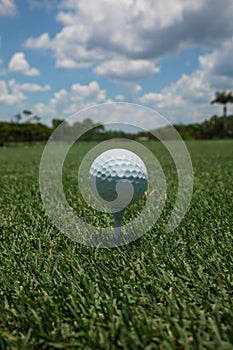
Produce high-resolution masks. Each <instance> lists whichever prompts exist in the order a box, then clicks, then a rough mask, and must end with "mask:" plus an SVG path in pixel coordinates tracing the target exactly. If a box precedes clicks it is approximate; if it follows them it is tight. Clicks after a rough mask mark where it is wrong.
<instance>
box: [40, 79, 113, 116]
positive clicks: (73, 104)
mask: <svg viewBox="0 0 233 350" xmlns="http://www.w3.org/2000/svg"><path fill="white" fill-rule="evenodd" d="M109 101H110V100H107V98H106V91H105V90H103V89H101V88H100V86H99V84H98V83H97V82H96V81H91V82H90V83H89V84H87V85H81V84H79V83H76V84H73V85H72V86H71V88H70V90H69V91H68V90H65V89H61V90H59V91H57V92H55V93H54V95H53V97H52V98H51V99H50V100H49V101H48V103H47V104H44V103H38V104H36V105H35V106H34V107H33V110H34V111H35V113H37V114H38V115H40V116H44V117H46V118H47V117H48V116H51V117H54V116H56V117H59V118H65V116H67V115H70V114H73V113H76V112H78V111H80V110H82V109H83V108H87V107H89V106H93V105H96V104H98V103H103V102H109Z"/></svg>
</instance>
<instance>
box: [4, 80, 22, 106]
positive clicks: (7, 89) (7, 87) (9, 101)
mask: <svg viewBox="0 0 233 350" xmlns="http://www.w3.org/2000/svg"><path fill="white" fill-rule="evenodd" d="M24 100H26V96H25V95H24V94H23V93H22V91H21V90H20V89H19V88H18V86H17V85H16V84H15V81H14V80H10V81H9V82H8V83H6V82H5V81H4V80H0V103H4V104H6V105H14V104H17V105H18V104H20V103H21V102H23V101H24Z"/></svg>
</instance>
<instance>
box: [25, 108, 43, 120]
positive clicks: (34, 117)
mask: <svg viewBox="0 0 233 350" xmlns="http://www.w3.org/2000/svg"><path fill="white" fill-rule="evenodd" d="M23 114H24V115H25V118H26V120H25V122H30V121H32V120H35V121H36V122H38V121H39V120H40V117H38V116H37V115H35V114H34V113H32V112H31V111H29V110H24V111H23Z"/></svg>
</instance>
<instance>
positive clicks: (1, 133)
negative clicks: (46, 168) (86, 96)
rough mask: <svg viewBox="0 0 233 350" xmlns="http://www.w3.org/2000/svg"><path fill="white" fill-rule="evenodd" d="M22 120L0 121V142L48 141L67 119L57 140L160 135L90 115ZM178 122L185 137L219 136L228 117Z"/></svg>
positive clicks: (231, 120)
mask: <svg viewBox="0 0 233 350" xmlns="http://www.w3.org/2000/svg"><path fill="white" fill-rule="evenodd" d="M25 112H28V113H29V115H31V114H32V112H30V111H24V113H25ZM15 118H16V117H15ZM36 118H38V117H37V116H34V115H33V119H34V120H37V119H36ZM16 119H17V118H16ZM227 119H228V122H227V137H233V116H229V117H228V118H227ZM19 120H20V119H17V122H11V123H8V122H1V121H0V146H3V145H4V144H7V143H17V142H38V141H47V140H48V138H49V137H50V135H51V134H52V132H53V131H54V130H55V129H56V128H57V127H58V126H59V125H60V124H61V123H63V127H62V129H59V128H58V130H57V131H56V137H54V139H55V140H56V141H69V140H70V139H72V138H73V139H77V137H78V136H79V135H82V136H81V138H80V140H82V141H104V140H108V139H113V138H129V139H132V140H144V139H147V140H155V139H156V137H154V135H153V134H152V133H150V132H138V133H137V134H136V133H134V134H132V133H127V132H124V131H117V130H106V129H105V128H104V126H103V125H102V124H97V123H94V122H93V121H92V120H90V119H86V120H84V121H82V122H76V123H75V124H74V125H72V126H70V125H69V124H68V123H66V122H65V121H64V120H62V119H53V120H52V127H49V126H46V125H43V124H41V123H29V122H28V123H19ZM174 126H175V128H176V129H177V130H178V132H179V133H180V135H181V136H182V138H183V139H185V140H195V139H196V140H199V139H219V138H225V137H226V130H225V125H224V118H222V117H218V116H216V115H215V116H213V117H212V118H211V119H209V120H206V121H204V122H202V123H199V124H198V123H195V124H189V125H174ZM166 129H167V127H165V128H162V129H160V130H159V133H160V135H163V134H164V135H166V133H164V131H166Z"/></svg>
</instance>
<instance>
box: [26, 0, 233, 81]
mask: <svg viewBox="0 0 233 350" xmlns="http://www.w3.org/2000/svg"><path fill="white" fill-rule="evenodd" d="M232 18H233V3H232V0H224V4H223V3H222V2H221V1H217V0H216V1H213V0H196V1H195V2H193V0H174V1H172V2H171V0H156V1H154V0H118V1H115V2H113V1H110V2H106V1H105V0H98V1H95V2H93V1H92V0H79V1H77V0H62V1H61V2H60V5H59V6H58V12H57V20H58V21H59V22H60V23H61V25H62V26H63V27H62V29H61V31H60V32H58V33H57V34H56V35H55V36H54V37H50V36H49V35H48V33H42V35H40V36H39V37H38V38H29V39H28V40H27V41H26V47H28V48H35V49H40V50H52V52H53V53H54V56H55V59H56V66H57V67H62V68H76V67H88V66H94V65H96V64H97V67H96V69H95V71H96V73H98V74H102V75H107V76H108V77H111V78H114V79H119V80H120V79H124V80H127V79H131V80H133V79H135V80H136V79H143V78H144V77H147V76H150V75H153V74H154V73H156V71H157V70H158V69H157V68H156V66H155V63H157V62H158V61H159V60H161V59H162V58H163V57H164V56H166V55H169V54H170V53H174V52H177V51H179V50H185V49H187V48H190V47H200V46H202V47H209V48H211V47H212V48H215V47H216V46H219V45H220V43H222V42H223V41H224V40H226V39H227V38H228V39H229V38H231V37H232V33H233V21H232ZM122 62H123V67H121V63H122ZM124 62H125V63H127V62H128V63H129V66H128V68H129V71H127V69H126V68H127V66H126V67H124Z"/></svg>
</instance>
